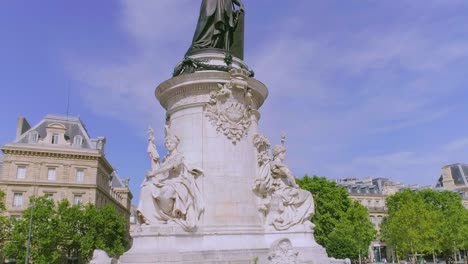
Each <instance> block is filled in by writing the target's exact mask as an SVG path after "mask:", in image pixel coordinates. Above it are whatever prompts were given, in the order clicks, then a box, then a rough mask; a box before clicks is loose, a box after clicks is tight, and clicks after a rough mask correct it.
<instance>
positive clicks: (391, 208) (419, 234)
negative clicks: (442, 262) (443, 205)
mask: <svg viewBox="0 0 468 264" xmlns="http://www.w3.org/2000/svg"><path fill="white" fill-rule="evenodd" d="M386 205H387V208H388V216H387V217H386V218H385V219H384V221H383V223H382V226H381V231H382V236H383V239H384V240H385V241H387V242H388V243H389V244H391V245H392V246H393V247H394V248H395V249H396V251H397V254H399V255H400V256H403V255H408V254H411V255H413V256H415V254H417V253H426V254H428V253H431V254H432V253H433V252H435V251H437V249H438V247H439V244H438V243H437V239H438V228H439V225H440V222H441V218H440V217H441V214H440V213H439V212H438V211H436V210H434V208H433V207H432V206H431V205H430V204H429V203H428V202H427V201H426V200H425V199H424V195H423V194H422V193H418V192H414V191H411V190H404V191H403V192H400V193H397V194H395V195H392V196H390V197H389V198H387V201H386ZM413 261H415V260H413Z"/></svg>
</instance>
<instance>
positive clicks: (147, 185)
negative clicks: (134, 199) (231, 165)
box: [137, 126, 204, 231]
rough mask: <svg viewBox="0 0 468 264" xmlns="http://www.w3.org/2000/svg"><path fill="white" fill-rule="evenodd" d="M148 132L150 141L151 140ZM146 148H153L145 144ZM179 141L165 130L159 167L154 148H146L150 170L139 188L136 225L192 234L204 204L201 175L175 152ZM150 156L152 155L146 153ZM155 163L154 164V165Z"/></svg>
mask: <svg viewBox="0 0 468 264" xmlns="http://www.w3.org/2000/svg"><path fill="white" fill-rule="evenodd" d="M152 136H153V135H152V132H151V131H150V139H151V137H152ZM149 141H150V142H149V144H154V138H153V140H149ZM179 143H180V140H179V138H178V137H177V136H175V135H173V134H172V133H171V132H170V130H169V127H167V126H166V138H165V141H164V145H165V147H166V149H167V151H168V154H167V155H166V157H164V159H163V161H162V163H161V164H159V160H158V159H157V158H155V157H159V155H157V153H154V152H155V151H156V147H150V146H149V147H148V152H149V154H150V158H151V161H152V170H151V171H150V172H148V173H147V175H146V179H145V181H144V182H143V184H142V187H141V192H140V201H139V204H138V208H137V217H138V221H139V223H140V224H146V225H164V224H167V223H170V222H175V223H177V224H179V225H180V226H181V227H182V228H183V229H184V230H186V231H194V230H195V229H196V227H197V224H198V221H199V218H200V216H201V214H202V213H203V211H204V204H203V201H202V195H201V193H200V188H199V186H198V184H197V177H199V176H201V175H203V172H202V171H201V170H200V169H194V168H191V167H190V166H189V165H187V164H186V163H185V160H184V155H183V154H182V153H180V152H179V151H178V150H177V146H178V145H179ZM150 152H152V153H150ZM154 163H156V164H154Z"/></svg>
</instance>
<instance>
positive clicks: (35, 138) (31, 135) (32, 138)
mask: <svg viewBox="0 0 468 264" xmlns="http://www.w3.org/2000/svg"><path fill="white" fill-rule="evenodd" d="M38 139H39V134H38V133H37V131H31V132H30V133H29V143H37V141H38Z"/></svg>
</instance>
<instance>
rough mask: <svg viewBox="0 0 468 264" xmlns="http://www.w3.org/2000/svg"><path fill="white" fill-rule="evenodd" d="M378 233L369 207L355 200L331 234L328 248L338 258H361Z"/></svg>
mask: <svg viewBox="0 0 468 264" xmlns="http://www.w3.org/2000/svg"><path fill="white" fill-rule="evenodd" d="M376 233H377V231H376V230H375V229H374V226H373V225H372V223H371V222H370V221H369V212H368V210H367V208H366V207H364V206H363V205H361V204H360V203H359V202H356V201H355V202H353V203H352V204H351V206H350V207H349V208H348V210H347V211H346V212H345V215H344V217H342V218H341V220H340V221H339V222H338V223H337V225H336V227H335V229H334V230H333V231H332V232H331V233H330V234H329V236H328V237H329V242H328V245H327V250H329V251H330V252H332V253H333V256H334V257H336V258H352V259H357V258H360V257H361V256H362V255H363V254H364V255H366V254H367V251H368V248H369V244H370V243H371V241H372V240H373V239H374V238H375V236H376Z"/></svg>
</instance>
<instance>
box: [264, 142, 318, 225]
mask: <svg viewBox="0 0 468 264" xmlns="http://www.w3.org/2000/svg"><path fill="white" fill-rule="evenodd" d="M285 157H286V148H285V147H284V146H283V145H278V146H275V147H274V148H273V160H272V161H271V163H270V166H271V176H272V177H273V183H272V189H273V193H272V202H273V203H276V204H274V207H276V210H277V212H278V213H277V215H276V217H275V219H273V222H272V224H273V226H274V227H275V228H276V229H277V230H286V229H289V228H290V227H292V226H295V225H298V224H305V223H307V224H312V223H311V222H310V218H311V217H312V215H313V214H314V199H313V198H312V194H311V193H310V192H308V191H306V190H303V189H301V188H300V187H299V186H298V185H297V184H296V181H295V177H294V175H293V174H292V172H291V171H290V170H289V168H288V167H287V166H286V165H285V164H284V163H283V162H284V159H285Z"/></svg>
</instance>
